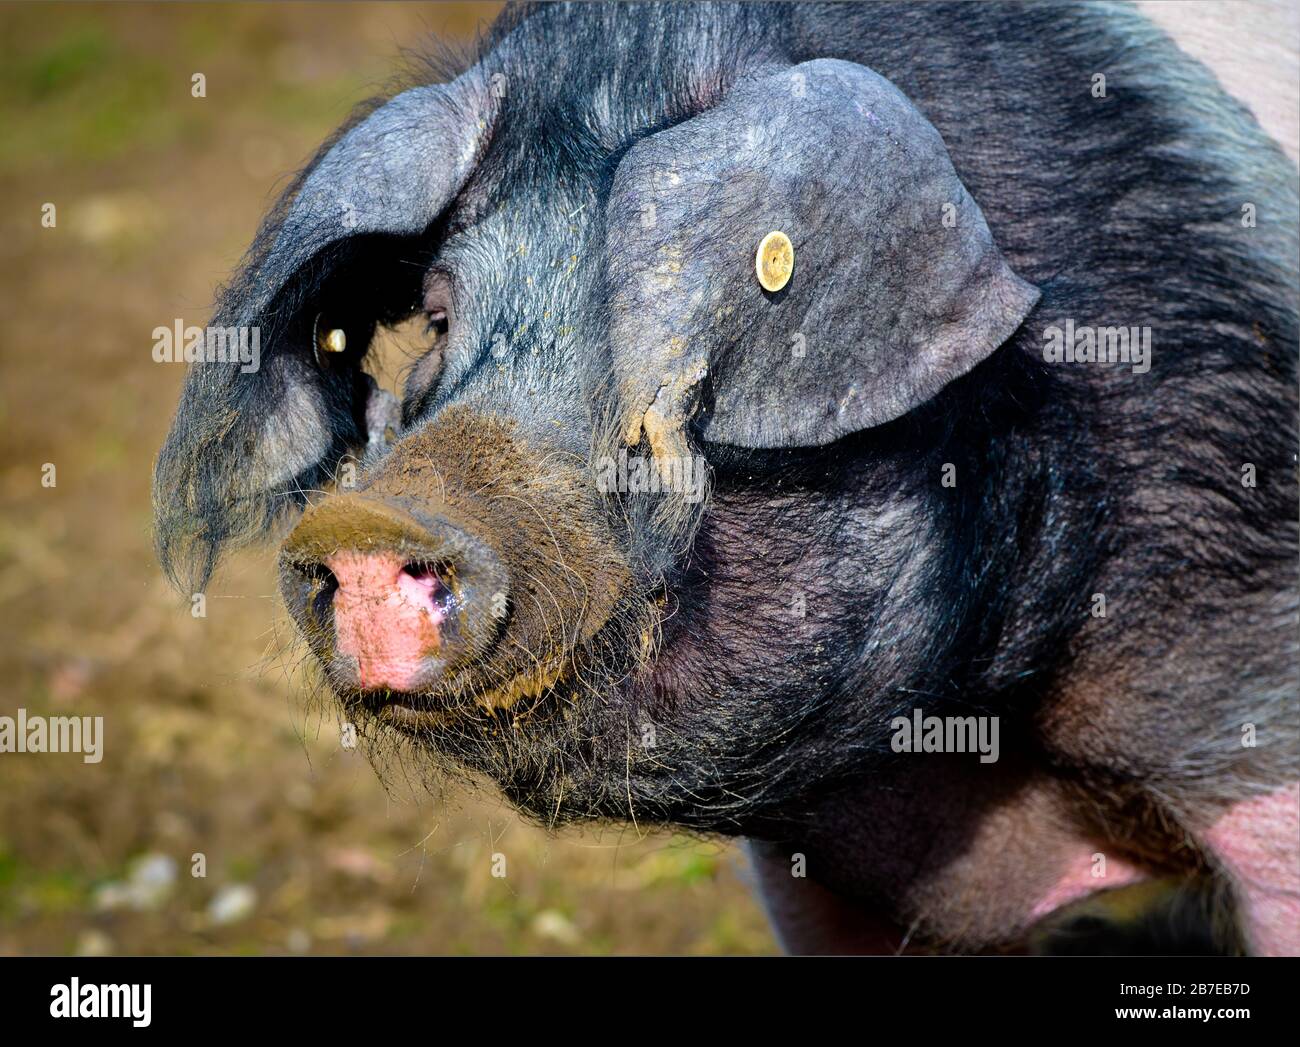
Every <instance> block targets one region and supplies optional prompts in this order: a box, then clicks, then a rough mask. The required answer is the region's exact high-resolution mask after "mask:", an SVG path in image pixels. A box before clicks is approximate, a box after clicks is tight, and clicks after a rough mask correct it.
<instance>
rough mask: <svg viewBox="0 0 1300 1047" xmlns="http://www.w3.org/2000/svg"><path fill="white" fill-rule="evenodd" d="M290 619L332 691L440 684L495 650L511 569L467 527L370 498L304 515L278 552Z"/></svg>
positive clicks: (337, 499) (332, 502)
mask: <svg viewBox="0 0 1300 1047" xmlns="http://www.w3.org/2000/svg"><path fill="white" fill-rule="evenodd" d="M280 587H281V591H282V593H283V595H284V599H285V603H286V604H287V606H288V608H289V611H290V613H291V614H292V615H293V617H294V620H295V621H296V622H297V624H298V627H299V629H300V630H301V631H302V633H303V635H304V636H305V637H306V639H307V641H308V643H309V644H310V645H311V647H312V649H313V651H314V652H315V654H316V656H317V657H318V658H320V660H321V662H322V664H323V665H324V666H325V668H326V671H327V672H328V674H329V676H330V678H331V680H332V681H333V683H334V684H335V686H336V687H339V688H342V689H346V690H353V689H355V690H358V691H374V690H389V691H399V692H409V691H418V690H422V689H429V688H432V687H435V686H436V685H437V684H438V682H439V680H440V679H441V678H442V677H443V676H445V675H446V674H447V672H448V671H449V670H450V669H451V668H452V667H454V666H457V665H461V664H464V663H469V662H473V661H476V660H479V659H482V658H483V657H484V656H485V655H486V654H487V653H488V652H489V651H490V649H491V648H492V646H493V645H494V644H495V642H496V640H497V637H498V634H499V632H500V630H501V626H502V622H503V620H504V618H505V614H506V608H507V606H508V601H509V580H508V577H507V572H506V570H505V568H504V566H503V565H502V563H501V561H500V560H499V558H498V557H497V555H496V553H495V551H494V550H493V549H492V548H491V547H490V546H489V545H488V544H487V543H486V542H485V541H483V540H482V539H481V538H480V537H478V536H477V535H475V534H474V533H472V527H471V526H470V525H467V524H466V523H464V522H459V521H455V522H454V521H452V520H451V519H448V518H447V517H446V516H443V515H440V514H437V513H425V512H422V511H419V510H413V509H411V508H409V507H407V506H405V505H403V504H401V502H399V501H398V500H396V499H390V498H385V497H382V496H379V495H374V494H342V495H331V496H328V497H326V498H325V499H323V500H322V501H321V502H319V503H317V504H316V505H314V506H312V507H311V508H309V509H308V510H307V511H306V513H304V515H303V518H302V520H301V521H300V522H299V524H298V526H297V527H296V528H295V529H294V530H293V532H292V533H291V534H290V535H289V538H288V539H287V540H286V542H285V544H284V546H283V548H282V550H281V554H280Z"/></svg>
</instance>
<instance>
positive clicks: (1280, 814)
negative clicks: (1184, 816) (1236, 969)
mask: <svg viewBox="0 0 1300 1047" xmlns="http://www.w3.org/2000/svg"><path fill="white" fill-rule="evenodd" d="M1205 843H1206V844H1207V845H1208V847H1209V849H1210V850H1211V852H1213V854H1214V855H1215V857H1217V858H1218V859H1219V861H1220V862H1222V863H1223V866H1224V868H1225V869H1226V871H1227V872H1228V874H1229V875H1230V876H1231V877H1232V879H1233V880H1234V881H1235V883H1236V886H1237V898H1238V902H1239V903H1240V905H1241V908H1242V917H1243V920H1244V922H1245V929H1246V935H1247V939H1248V941H1249V943H1250V946H1251V950H1252V951H1253V952H1255V953H1257V954H1259V955H1263V956H1300V782H1297V783H1294V784H1292V785H1288V786H1286V787H1285V788H1282V789H1279V790H1277V791H1276V792H1273V793H1269V794H1267V795H1265V796H1256V797H1253V798H1252V799H1249V800H1243V801H1242V802H1241V803H1238V804H1234V805H1233V806H1232V807H1230V808H1229V809H1228V812H1227V813H1226V814H1225V815H1223V816H1222V817H1221V818H1220V819H1219V820H1218V821H1217V822H1215V823H1214V826H1213V827H1212V828H1211V829H1210V831H1209V832H1208V833H1207V834H1206V836H1205Z"/></svg>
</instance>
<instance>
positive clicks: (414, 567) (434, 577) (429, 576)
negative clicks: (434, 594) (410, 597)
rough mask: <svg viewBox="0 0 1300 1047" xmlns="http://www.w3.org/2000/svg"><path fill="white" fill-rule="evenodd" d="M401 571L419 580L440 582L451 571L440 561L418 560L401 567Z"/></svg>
mask: <svg viewBox="0 0 1300 1047" xmlns="http://www.w3.org/2000/svg"><path fill="white" fill-rule="evenodd" d="M402 573H403V574H409V575H410V576H411V577H412V578H414V579H415V580H416V581H420V582H441V581H442V579H443V578H444V577H446V576H447V575H449V574H450V573H451V569H450V567H449V566H448V565H447V564H446V563H443V562H441V561H434V560H418V561H416V562H415V563H408V564H407V565H406V566H405V567H403V568H402Z"/></svg>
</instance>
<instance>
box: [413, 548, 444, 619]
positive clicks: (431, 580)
mask: <svg viewBox="0 0 1300 1047" xmlns="http://www.w3.org/2000/svg"><path fill="white" fill-rule="evenodd" d="M452 574H453V572H452V566H451V564H450V563H448V562H446V561H444V560H416V561H413V562H411V563H408V564H406V565H405V566H404V567H403V568H402V575H403V576H404V577H406V578H410V579H412V580H413V581H414V582H415V583H416V585H417V586H418V587H419V591H421V592H422V593H423V594H424V596H425V598H426V599H427V600H428V601H429V604H430V606H431V608H432V609H435V610H436V611H438V612H439V613H440V614H441V615H442V616H443V617H447V616H449V615H450V612H451V610H452V608H453V607H454V605H455V603H456V593H455V590H454V589H453V588H452V585H451V579H452Z"/></svg>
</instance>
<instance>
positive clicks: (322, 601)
mask: <svg viewBox="0 0 1300 1047" xmlns="http://www.w3.org/2000/svg"><path fill="white" fill-rule="evenodd" d="M297 568H298V574H299V575H300V576H301V577H302V580H303V582H304V584H305V587H306V597H307V603H308V605H309V606H310V607H311V610H312V611H313V612H314V613H315V614H316V616H317V618H321V617H323V616H324V614H325V612H326V611H328V610H329V606H330V604H331V603H332V602H333V600H334V594H335V593H336V592H338V588H339V580H338V578H337V576H336V575H335V574H334V572H333V571H331V570H330V569H329V568H328V567H326V566H325V565H324V564H323V563H321V562H319V561H313V562H311V563H301V564H298V565H297Z"/></svg>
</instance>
